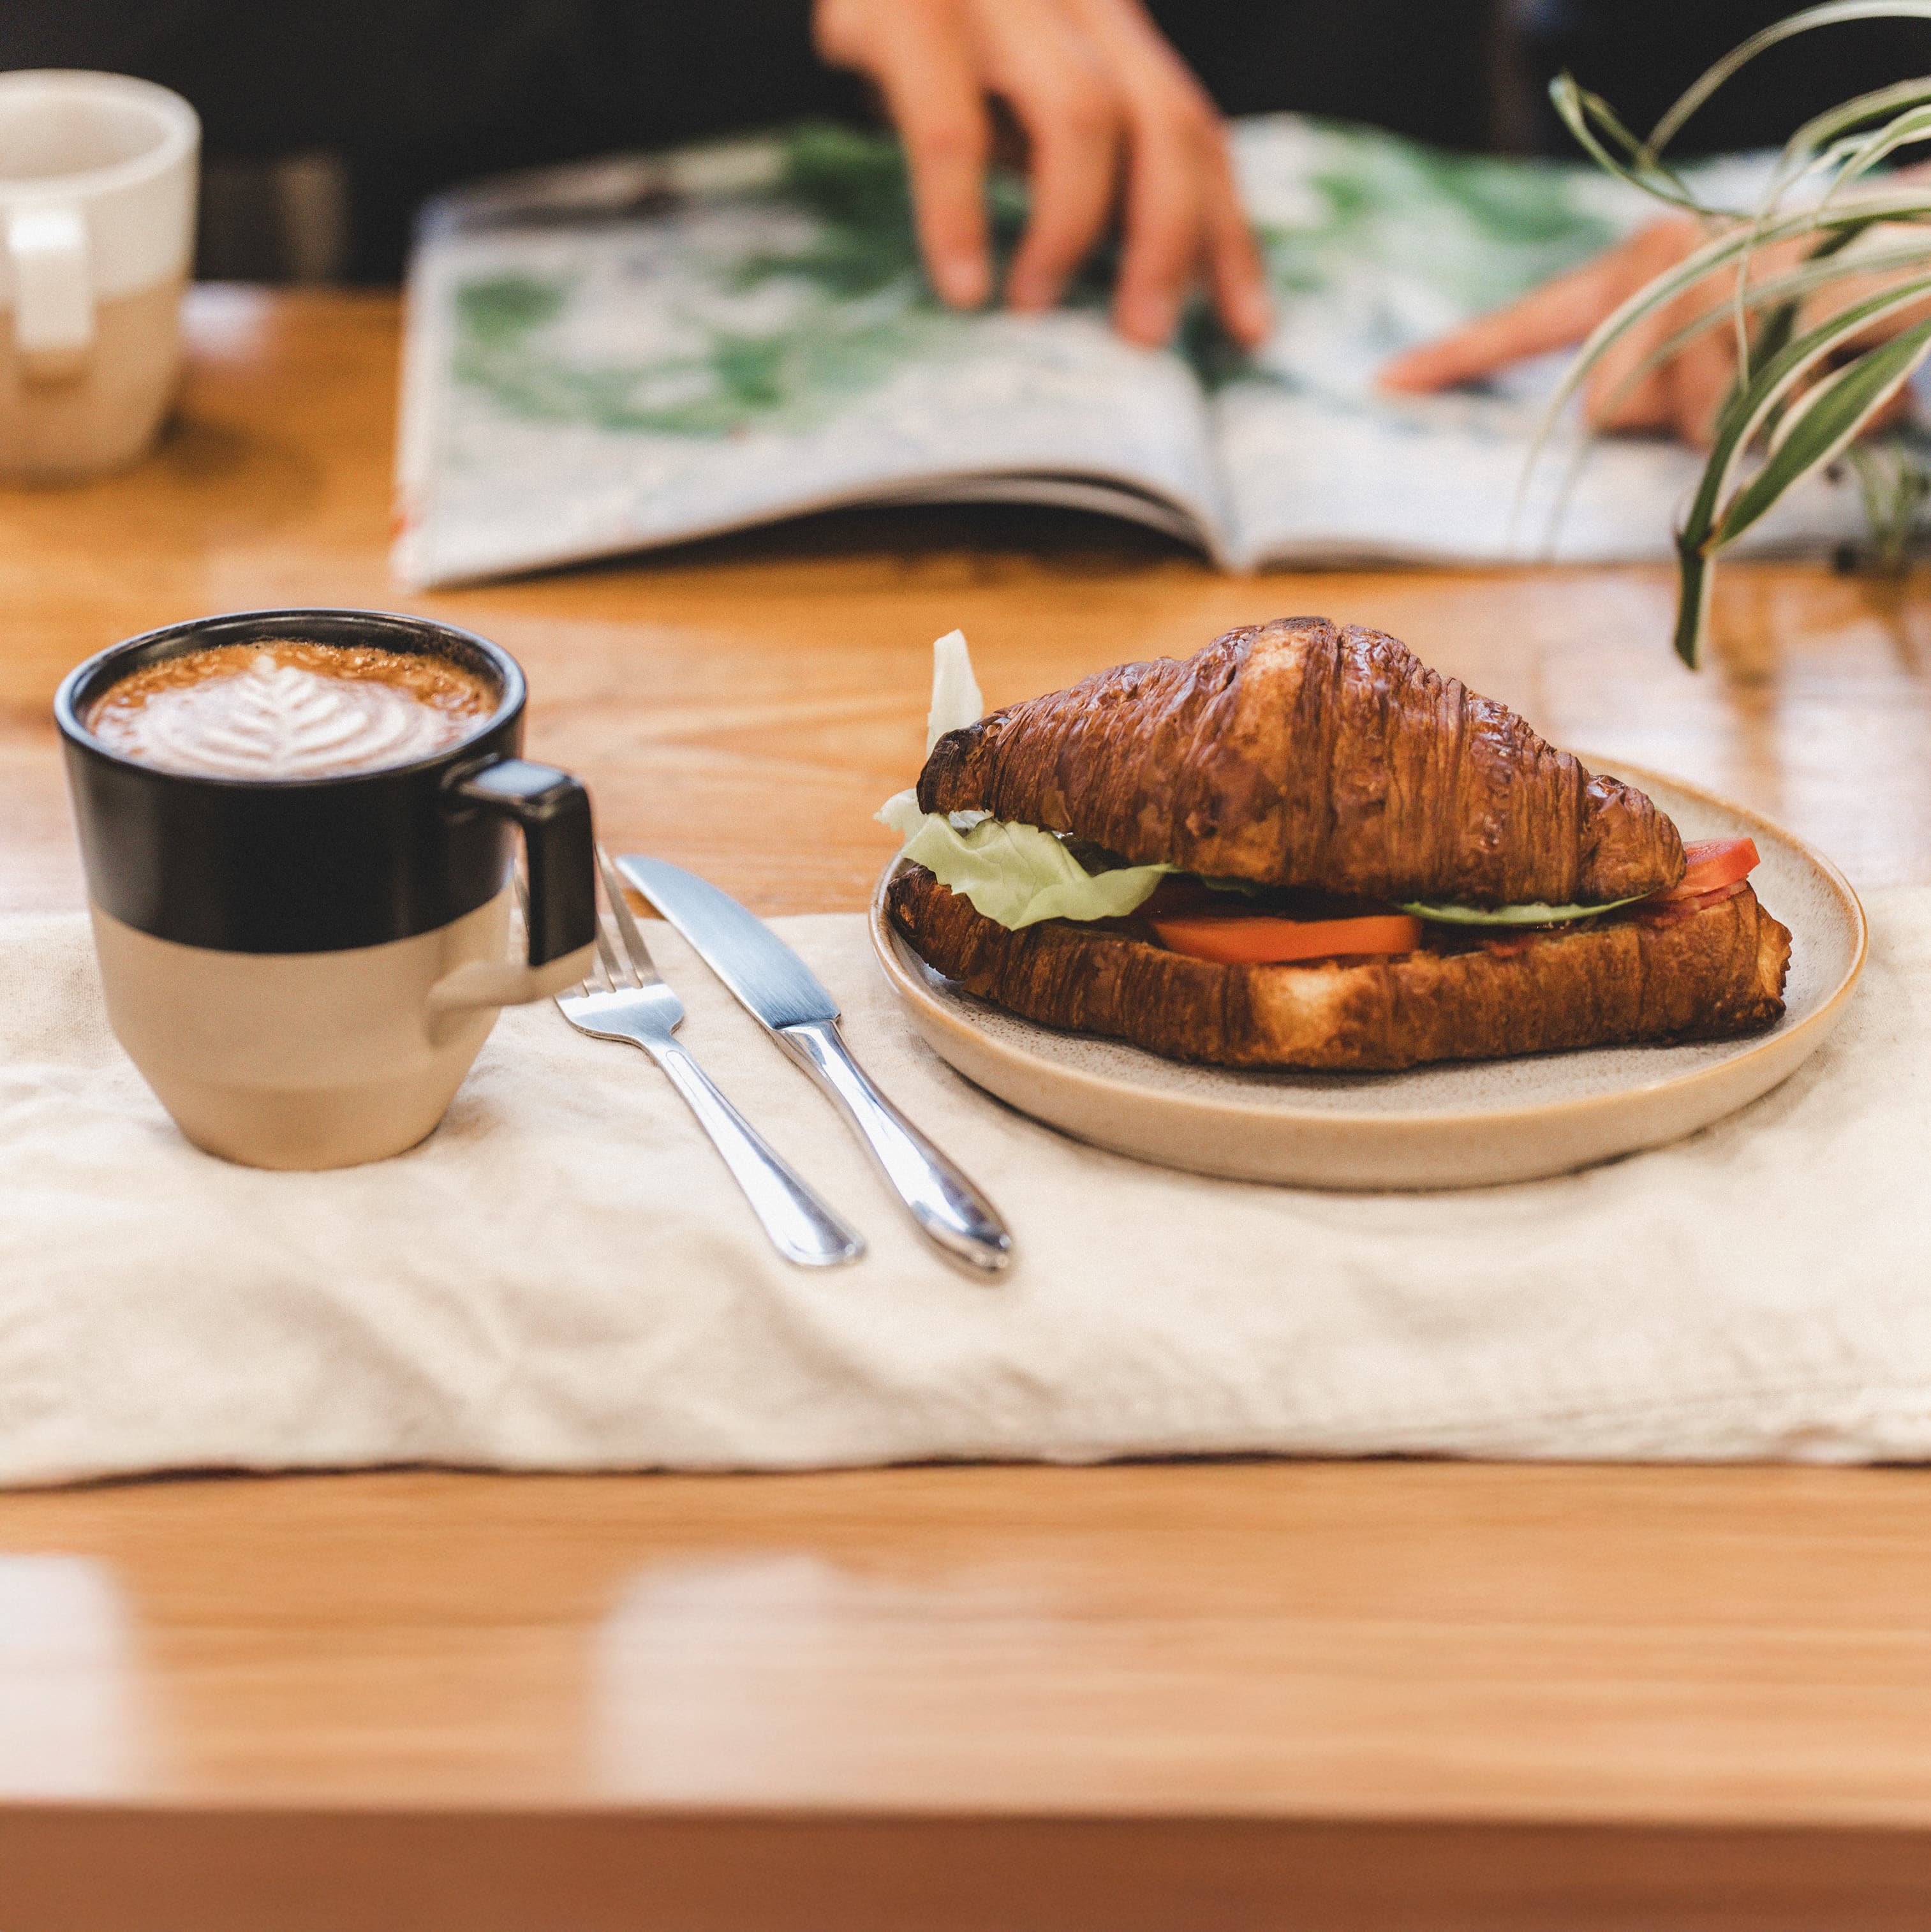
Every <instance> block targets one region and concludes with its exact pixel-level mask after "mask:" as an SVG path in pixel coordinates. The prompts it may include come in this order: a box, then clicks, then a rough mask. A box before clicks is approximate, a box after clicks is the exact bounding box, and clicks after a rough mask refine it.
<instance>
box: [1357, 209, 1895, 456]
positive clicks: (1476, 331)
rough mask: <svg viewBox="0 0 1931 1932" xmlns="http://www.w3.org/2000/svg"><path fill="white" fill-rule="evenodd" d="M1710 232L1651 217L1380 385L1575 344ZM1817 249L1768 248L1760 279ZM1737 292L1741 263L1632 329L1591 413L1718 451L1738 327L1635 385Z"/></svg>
mask: <svg viewBox="0 0 1931 1932" xmlns="http://www.w3.org/2000/svg"><path fill="white" fill-rule="evenodd" d="M1709 239H1711V231H1710V230H1709V229H1707V228H1705V226H1703V224H1702V223H1701V222H1699V221H1698V220H1696V217H1694V216H1692V215H1687V214H1679V215H1671V216H1669V217H1666V218H1664V219H1663V220H1660V221H1655V222H1652V223H1651V224H1650V225H1649V226H1648V227H1646V228H1643V229H1639V230H1638V231H1637V232H1636V233H1635V234H1634V235H1632V236H1630V238H1629V239H1628V240H1627V241H1626V242H1621V243H1620V244H1619V245H1618V246H1616V247H1615V248H1611V249H1609V250H1608V251H1606V252H1605V253H1604V254H1600V255H1598V256H1597V257H1596V259H1595V260H1594V261H1591V262H1585V263H1584V264H1583V265H1582V267H1581V268H1579V269H1573V270H1572V271H1571V272H1570V273H1569V274H1567V275H1558V276H1557V277H1556V278H1555V280H1554V281H1549V282H1545V283H1544V284H1543V285H1542V287H1540V288H1539V289H1532V290H1530V292H1529V293H1528V294H1527V295H1525V296H1523V297H1522V299H1520V300H1519V301H1517V302H1511V303H1510V304H1509V305H1508V306H1507V308H1499V309H1497V310H1495V311H1494V312H1493V313H1492V314H1488V315H1485V316H1480V317H1477V319H1476V320H1474V321H1473V322H1471V323H1468V324H1466V325H1465V326H1464V327H1462V328H1461V329H1456V330H1455V331H1454V332H1453V333H1451V334H1450V335H1444V336H1442V337H1441V338H1438V340H1436V341H1433V342H1427V343H1424V344H1422V345H1421V347H1420V348H1417V349H1411V350H1408V352H1407V353H1405V355H1402V356H1396V359H1394V360H1393V362H1390V363H1389V364H1388V365H1387V366H1386V367H1385V368H1384V369H1383V370H1382V371H1381V378H1380V380H1381V386H1382V388H1383V389H1390V390H1393V391H1396V392H1399V393H1407V394H1411V395H1426V394H1427V393H1429V392H1432V391H1434V390H1437V389H1453V387H1454V386H1456V384H1457V383H1468V382H1472V381H1474V380H1477V378H1479V377H1483V376H1489V375H1492V374H1495V371H1498V370H1499V369H1504V368H1507V367H1508V366H1509V365H1510V364H1511V363H1513V362H1522V361H1524V360H1525V359H1527V358H1528V357H1530V356H1540V355H1544V354H1546V353H1548V352H1549V350H1555V349H1567V348H1573V347H1575V346H1576V344H1579V343H1580V342H1582V341H1583V340H1584V339H1585V338H1586V337H1587V336H1588V335H1589V333H1590V332H1591V330H1593V329H1594V328H1595V327H1596V326H1597V323H1600V322H1602V321H1603V320H1606V318H1607V317H1609V316H1610V315H1612V314H1614V313H1615V311H1616V310H1617V309H1618V308H1621V306H1622V305H1623V303H1624V302H1626V301H1627V300H1628V299H1629V298H1630V296H1633V295H1634V294H1635V293H1636V292H1637V290H1639V289H1641V288H1643V287H1645V286H1646V285H1647V284H1649V283H1650V282H1652V281H1654V280H1655V279H1656V278H1657V276H1659V275H1665V274H1666V273H1668V272H1669V270H1671V269H1674V268H1675V267H1677V266H1678V265H1679V264H1680V263H1681V262H1683V261H1684V260H1685V258H1686V257H1688V256H1690V255H1691V254H1693V253H1694V252H1695V251H1696V250H1697V249H1698V248H1701V247H1702V245H1703V244H1704V243H1705V242H1708V240H1709ZM1809 248H1810V242H1807V241H1805V240H1798V241H1791V242H1777V243H1773V244H1772V245H1770V246H1769V247H1767V248H1763V249H1762V250H1760V251H1758V252H1757V254H1756V255H1755V256H1754V257H1753V259H1752V262H1751V269H1750V280H1751V281H1752V282H1753V283H1757V282H1762V281H1768V280H1770V279H1771V278H1774V277H1775V276H1778V275H1784V274H1787V273H1788V272H1789V271H1790V270H1792V269H1795V267H1797V266H1798V264H1799V263H1801V261H1802V260H1804V257H1805V255H1806V254H1807V252H1808V250H1809ZM1884 280H1885V278H1882V277H1881V276H1878V275H1868V276H1865V275H1849V276H1846V278H1843V280H1841V281H1834V282H1831V283H1830V284H1828V285H1826V286H1825V287H1824V288H1822V289H1821V290H1818V291H1816V293H1814V294H1813V296H1811V297H1810V299H1808V300H1807V302H1805V303H1804V305H1803V308H1802V311H1801V322H1800V326H1801V327H1810V326H1815V325H1816V323H1820V322H1822V321H1824V320H1826V319H1827V318H1828V317H1830V316H1831V315H1834V314H1837V313H1839V312H1840V311H1842V310H1843V309H1846V308H1849V307H1850V306H1851V305H1852V304H1853V303H1854V302H1860V301H1861V300H1863V299H1864V297H1866V296H1869V295H1870V294H1872V293H1875V292H1876V290H1879V289H1880V288H1882V287H1883V285H1884ZM1735 296H1736V274H1735V268H1734V266H1729V267H1726V268H1724V269H1719V270H1717V271H1716V272H1714V273H1713V274H1711V275H1707V276H1705V278H1703V279H1702V281H1699V282H1697V283H1696V284H1693V286H1692V287H1690V288H1688V289H1687V290H1684V293H1682V294H1681V295H1680V296H1678V297H1677V298H1676V299H1675V301H1673V302H1668V303H1666V304H1665V305H1663V307H1662V308H1660V309H1657V310H1656V311H1654V313H1652V314H1650V315H1649V316H1648V317H1645V319H1644V320H1642V322H1640V323H1637V324H1636V326H1634V327H1633V328H1632V329H1630V331H1629V332H1628V333H1627V335H1624V336H1623V337H1622V338H1621V339H1620V340H1619V341H1618V342H1616V343H1615V345H1614V346H1613V347H1611V348H1610V349H1609V350H1607V351H1606V353H1604V355H1603V357H1602V359H1601V360H1600V362H1597V365H1596V366H1595V368H1594V369H1593V370H1591V372H1590V374H1589V377H1588V381H1587V382H1586V383H1585V385H1584V388H1583V408H1584V412H1585V416H1586V417H1587V419H1588V422H1589V423H1590V425H1591V427H1592V428H1595V429H1599V430H1650V431H1656V430H1662V431H1669V432H1671V433H1672V434H1675V435H1677V436H1679V437H1681V438H1682V439H1683V440H1684V441H1685V442H1686V443H1694V444H1696V445H1697V446H1699V448H1702V449H1708V447H1709V446H1710V442H1711V436H1712V434H1713V432H1714V429H1715V427H1716V422H1717V414H1718V412H1719V411H1720V410H1721V409H1722V408H1723V404H1724V402H1725V401H1726V398H1728V397H1729V394H1730V391H1731V389H1732V386H1733V385H1734V383H1735V380H1736V374H1737V356H1736V336H1735V332H1734V330H1732V329H1729V328H1727V327H1726V326H1723V325H1722V324H1717V325H1716V326H1713V327H1711V328H1710V329H1706V330H1705V331H1704V332H1702V334H1701V335H1696V336H1694V337H1693V338H1691V339H1690V341H1688V342H1687V343H1686V344H1684V347H1682V348H1681V350H1678V352H1677V353H1676V354H1675V355H1674V356H1671V357H1670V358H1669V359H1668V360H1666V362H1663V363H1661V364H1660V365H1658V367H1657V368H1654V369H1652V370H1651V371H1649V373H1648V374H1646V375H1645V376H1643V377H1640V378H1639V379H1638V380H1636V381H1634V382H1632V381H1631V380H1630V378H1631V377H1633V375H1634V374H1635V372H1636V370H1637V369H1638V368H1639V366H1640V365H1642V362H1644V361H1645V359H1647V358H1648V356H1650V355H1651V353H1653V352H1654V351H1655V350H1657V349H1658V348H1659V347H1661V345H1662V344H1663V343H1664V342H1666V341H1668V340H1669V338H1670V337H1671V336H1672V335H1675V333H1676V332H1677V331H1678V329H1682V328H1684V326H1687V324H1688V323H1691V322H1693V321H1694V320H1696V318H1697V317H1700V316H1704V315H1708V314H1710V313H1711V311H1713V310H1716V309H1727V308H1729V307H1731V306H1732V304H1733V303H1734V302H1735ZM1923 314H1924V311H1923V310H1922V309H1921V308H1920V309H1912V310H1910V311H1904V312H1902V313H1900V314H1898V315H1896V316H1894V317H1886V318H1885V320H1883V321H1882V322H1881V323H1877V324H1876V325H1874V326H1873V328H1872V329H1870V330H1867V331H1866V332H1864V333H1863V334H1861V335H1859V336H1857V337H1855V338H1851V339H1850V340H1849V341H1848V342H1846V344H1845V345H1844V347H1845V348H1846V350H1852V349H1856V348H1860V347H1867V346H1868V345H1869V344H1870V342H1872V341H1876V340H1879V339H1881V338H1882V337H1884V336H1886V335H1892V334H1895V333H1896V332H1897V331H1898V330H1900V329H1903V328H1906V327H1907V326H1909V324H1910V323H1912V322H1913V321H1915V320H1920V319H1921V317H1922V316H1923ZM1908 408H1909V397H1908V396H1906V395H1900V396H1898V397H1897V398H1894V400H1893V401H1892V403H1891V405H1890V406H1889V407H1888V408H1887V410H1886V411H1885V414H1884V416H1883V417H1882V418H1881V419H1879V420H1880V421H1888V420H1889V419H1891V417H1893V416H1896V415H1897V414H1900V413H1903V411H1904V410H1906V409H1908Z"/></svg>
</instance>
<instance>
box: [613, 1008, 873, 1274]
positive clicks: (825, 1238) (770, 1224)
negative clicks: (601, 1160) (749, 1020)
mask: <svg viewBox="0 0 1931 1932" xmlns="http://www.w3.org/2000/svg"><path fill="white" fill-rule="evenodd" d="M638 1044H639V1045H640V1046H643V1049H644V1051H645V1052H646V1053H648V1054H649V1055H650V1057H651V1058H652V1059H653V1060H654V1061H656V1062H657V1064H658V1066H659V1067H662V1068H663V1070H664V1073H666V1074H667V1076H669V1078H670V1084H671V1085H673V1087H675V1088H676V1089H677V1091H678V1092H679V1093H680V1094H682V1095H683V1097H684V1098H685V1100H686V1101H687V1102H688V1103H689V1105H690V1109H691V1112H692V1113H694V1114H695V1115H697V1121H698V1124H699V1125H700V1127H703V1130H704V1131H705V1133H707V1134H709V1136H710V1137H711V1145H712V1146H713V1147H715V1148H716V1149H717V1151H718V1153H719V1154H722V1155H723V1156H724V1165H725V1166H727V1167H728V1168H729V1169H730V1171H731V1178H733V1180H734V1181H736V1183H737V1184H738V1185H739V1187H741V1188H742V1189H743V1190H744V1198H745V1199H746V1200H747V1201H748V1202H750V1203H751V1212H752V1213H753V1214H755V1215H756V1216H757V1218H758V1220H760V1222H762V1223H763V1226H764V1232H766V1234H767V1235H769V1236H770V1237H771V1239H772V1244H773V1245H774V1246H775V1247H776V1248H777V1250H778V1253H780V1254H781V1255H782V1256H784V1259H786V1260H787V1261H790V1262H796V1263H797V1264H798V1265H799V1267H800V1268H835V1267H837V1266H838V1264H839V1263H840V1262H855V1261H856V1260H857V1259H858V1258H859V1256H861V1255H862V1254H863V1253H865V1241H864V1238H863V1237H862V1235H859V1233H858V1232H856V1230H855V1229H852V1228H850V1227H849V1226H847V1225H846V1223H844V1222H843V1221H841V1220H839V1218H838V1216H837V1215H836V1214H833V1213H832V1211H831V1209H830V1208H828V1207H826V1205H825V1204H824V1202H822V1201H820V1199H818V1197H817V1195H815V1194H814V1193H812V1191H811V1189H810V1188H809V1187H806V1186H805V1183H804V1182H803V1181H802V1180H800V1179H799V1177H798V1176H797V1175H796V1174H794V1173H793V1172H792V1170H791V1169H790V1167H789V1166H787V1165H786V1164H785V1163H784V1160H781V1158H780V1157H779V1156H778V1154H777V1153H776V1152H775V1151H773V1149H772V1148H771V1147H770V1145H769V1144H768V1143H767V1142H766V1141H765V1139H763V1136H761V1135H760V1133H758V1132H757V1129H756V1128H754V1127H752V1126H751V1123H750V1122H749V1121H747V1120H746V1119H745V1117H744V1116H743V1115H742V1114H740V1113H739V1112H738V1110H737V1109H736V1108H735V1107H733V1106H732V1105H731V1103H730V1102H729V1101H728V1100H726V1099H725V1098H724V1095H723V1094H721V1093H720V1092H719V1091H718V1088H717V1087H716V1086H715V1085H714V1084H713V1082H712V1079H711V1076H709V1074H708V1073H706V1072H705V1071H704V1070H703V1068H702V1067H700V1066H699V1065H698V1064H697V1062H696V1061H694V1060H693V1059H692V1058H691V1056H690V1055H689V1054H688V1053H687V1052H685V1050H684V1049H683V1048H682V1047H681V1046H679V1045H678V1044H677V1043H676V1041H675V1040H652V1041H650V1042H649V1043H644V1042H642V1041H640V1042H639V1043H638Z"/></svg>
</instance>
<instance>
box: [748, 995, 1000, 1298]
mask: <svg viewBox="0 0 1931 1932" xmlns="http://www.w3.org/2000/svg"><path fill="white" fill-rule="evenodd" d="M773 1031H775V1033H776V1034H777V1036H778V1040H780V1041H781V1043H783V1045H784V1049H785V1050H786V1051H787V1052H788V1053H789V1054H790V1055H791V1057H792V1058H793V1059H794V1060H795V1061H797V1063H798V1064H799V1066H801V1067H803V1068H804V1070H805V1072H806V1073H808V1074H810V1075H811V1078H812V1079H814V1080H815V1081H816V1082H817V1083H818V1085H819V1086H820V1088H823V1091H824V1092H825V1093H826V1094H827V1095H828V1096H829V1098H830V1100H831V1101H832V1105H833V1106H835V1107H836V1108H837V1109H838V1111H839V1112H840V1113H841V1114H843V1115H844V1117H845V1118H846V1119H847V1121H850V1123H851V1125H852V1128H853V1131H854V1132H855V1133H856V1134H857V1136H858V1137H859V1139H860V1140H862V1141H863V1142H864V1143H865V1148H866V1149H867V1151H868V1152H869V1153H870V1154H871V1157H872V1159H873V1160H874V1161H876V1162H877V1163H878V1169H879V1172H880V1173H881V1174H883V1175H884V1176H885V1178H886V1181H887V1182H889V1184H890V1185H891V1187H892V1192H893V1193H895V1194H896V1195H897V1196H898V1198H899V1199H900V1200H901V1201H902V1202H904V1204H905V1205H906V1206H907V1208H909V1209H910V1211H911V1215H912V1218H913V1220H915V1221H916V1222H917V1223H918V1224H919V1229H920V1232H922V1233H923V1234H924V1235H925V1238H926V1239H927V1240H928V1241H931V1243H933V1244H934V1246H935V1247H937V1248H939V1249H940V1250H941V1251H942V1252H943V1253H946V1254H947V1255H949V1256H951V1257H952V1259H954V1260H955V1261H960V1262H964V1263H965V1264H966V1265H967V1267H968V1268H975V1269H976V1270H978V1271H979V1272H980V1273H982V1274H998V1273H999V1272H1000V1271H1001V1270H1002V1269H1003V1268H1005V1267H1006V1265H1007V1263H1008V1262H1010V1261H1011V1260H1012V1235H1010V1234H1009V1233H1008V1232H1006V1223H1004V1222H1003V1221H1002V1220H1000V1218H999V1215H998V1212H997V1210H996V1209H995V1208H994V1207H993V1205H992V1203H991V1202H989V1201H988V1200H987V1199H986V1198H985V1196H984V1195H983V1194H982V1193H980V1192H979V1190H978V1189H977V1188H976V1187H974V1186H973V1184H972V1183H971V1182H970V1181H968V1180H967V1178H966V1177H965V1176H964V1175H963V1174H961V1172H959V1170H958V1169H957V1168H956V1167H955V1166H953V1165H952V1163H951V1162H950V1161H949V1160H947V1159H946V1157H945V1156H944V1155H943V1154H941V1153H940V1151H938V1149H937V1148H935V1147H934V1146H933V1145H932V1144H931V1142H930V1141H928V1139H926V1138H925V1136H924V1135H923V1134H922V1133H919V1130H918V1129H917V1128H916V1127H914V1126H913V1124H911V1122H910V1121H908V1120H907V1119H906V1118H905V1116H904V1115H903V1114H901V1112H899V1111H898V1109H897V1108H896V1107H895V1106H893V1105H892V1103H891V1102H890V1101H889V1100H887V1099H886V1097H885V1096H884V1095H883V1094H881V1093H880V1091H878V1089H877V1088H876V1087H874V1085H872V1084H871V1080H870V1079H869V1078H868V1076H866V1074H865V1070H864V1069H863V1068H862V1067H860V1066H859V1064H858V1062H857V1061H855V1060H854V1059H853V1058H852V1057H851V1052H850V1049H849V1048H848V1047H847V1046H846V1045H845V1043H844V1036H843V1035H842V1034H840V1033H839V1031H838V1022H836V1021H835V1020H802V1021H799V1022H796V1024H794V1025H791V1026H787V1027H778V1028H774V1029H773Z"/></svg>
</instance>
